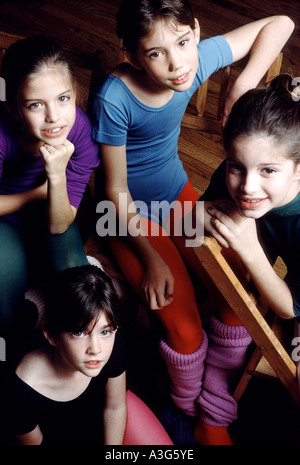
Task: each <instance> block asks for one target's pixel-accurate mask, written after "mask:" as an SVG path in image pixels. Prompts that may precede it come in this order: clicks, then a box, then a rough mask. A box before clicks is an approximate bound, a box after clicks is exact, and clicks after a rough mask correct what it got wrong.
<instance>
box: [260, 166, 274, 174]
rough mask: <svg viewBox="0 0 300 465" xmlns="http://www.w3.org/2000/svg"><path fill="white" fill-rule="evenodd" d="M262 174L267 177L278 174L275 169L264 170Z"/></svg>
mask: <svg viewBox="0 0 300 465" xmlns="http://www.w3.org/2000/svg"><path fill="white" fill-rule="evenodd" d="M262 173H263V174H266V175H270V174H273V173H276V170H274V168H263V169H262Z"/></svg>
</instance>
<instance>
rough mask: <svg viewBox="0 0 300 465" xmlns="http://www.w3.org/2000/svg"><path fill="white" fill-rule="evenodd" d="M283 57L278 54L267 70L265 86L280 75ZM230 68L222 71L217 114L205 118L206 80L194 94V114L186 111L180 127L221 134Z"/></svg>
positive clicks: (207, 85) (207, 83) (207, 84)
mask: <svg viewBox="0 0 300 465" xmlns="http://www.w3.org/2000/svg"><path fill="white" fill-rule="evenodd" d="M282 58H283V55H282V53H280V54H279V55H278V57H277V58H276V59H275V60H274V62H273V63H272V65H271V67H270V68H269V70H268V73H267V76H266V79H265V84H267V83H268V82H270V81H271V79H272V78H274V77H275V76H277V75H278V74H279V73H280V69H281V64H282ZM231 74H232V73H231V67H230V66H226V68H224V69H223V70H222V76H221V84H220V91H219V96H218V104H217V112H216V114H215V115H214V116H207V115H206V113H205V111H206V107H207V105H206V104H207V93H208V87H209V79H207V80H206V81H205V82H204V83H203V84H202V85H201V86H200V87H199V88H198V90H197V92H196V103H195V107H196V108H195V110H196V114H190V113H189V112H188V111H187V112H186V113H185V115H184V117H183V120H182V126H183V127H186V128H189V129H197V130H199V131H206V132H212V133H215V134H221V115H222V109H223V105H224V100H225V97H226V94H227V92H228V90H229V87H230V85H231V84H230V81H231Z"/></svg>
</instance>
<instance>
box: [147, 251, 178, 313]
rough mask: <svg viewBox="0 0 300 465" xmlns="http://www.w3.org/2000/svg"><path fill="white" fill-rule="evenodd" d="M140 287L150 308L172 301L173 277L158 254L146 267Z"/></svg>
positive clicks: (153, 308)
mask: <svg viewBox="0 0 300 465" xmlns="http://www.w3.org/2000/svg"><path fill="white" fill-rule="evenodd" d="M142 288H143V291H144V293H145V297H146V301H147V303H148V305H149V307H150V308H151V310H159V309H160V308H163V307H166V306H168V305H170V304H171V303H172V302H173V300H174V278H173V275H172V273H171V271H170V268H169V267H168V265H167V264H166V263H165V262H164V260H163V259H162V258H161V256H160V255H159V254H157V255H156V257H155V259H154V260H153V261H152V262H151V263H149V265H148V266H147V267H146V269H145V274H144V280H143V284H142Z"/></svg>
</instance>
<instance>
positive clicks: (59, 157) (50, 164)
mask: <svg viewBox="0 0 300 465" xmlns="http://www.w3.org/2000/svg"><path fill="white" fill-rule="evenodd" d="M74 149H75V147H74V145H73V144H72V142H70V141H69V140H66V141H65V142H64V143H63V144H62V145H55V146H54V145H47V144H44V145H43V146H42V147H41V148H40V152H41V154H42V156H43V158H44V163H45V173H46V175H47V178H48V179H49V180H50V181H56V180H58V179H60V178H62V177H64V176H65V173H66V168H67V165H68V163H69V160H70V158H71V156H72V154H73V153H74Z"/></svg>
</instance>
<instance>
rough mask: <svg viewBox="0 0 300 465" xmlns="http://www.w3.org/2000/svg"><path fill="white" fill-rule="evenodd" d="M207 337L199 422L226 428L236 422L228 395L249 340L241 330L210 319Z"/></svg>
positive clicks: (231, 389) (234, 410)
mask: <svg viewBox="0 0 300 465" xmlns="http://www.w3.org/2000/svg"><path fill="white" fill-rule="evenodd" d="M208 337H209V343H208V350H207V356H206V360H205V373H204V381H203V388H202V392H201V394H200V396H199V398H198V402H199V404H200V406H201V413H200V419H201V421H202V422H203V423H205V424H207V425H210V426H219V427H227V426H229V425H230V424H231V423H232V422H233V421H234V420H236V418H237V403H236V401H235V400H234V398H233V397H232V392H233V389H234V387H235V384H236V383H237V381H238V375H239V374H240V371H241V370H242V368H244V366H245V364H246V362H247V349H248V346H249V344H250V343H251V341H252V339H251V336H250V335H249V334H248V332H247V330H246V329H245V328H244V326H233V325H227V324H225V323H221V322H220V321H218V320H217V319H216V318H214V317H211V319H210V330H209V332H208Z"/></svg>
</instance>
